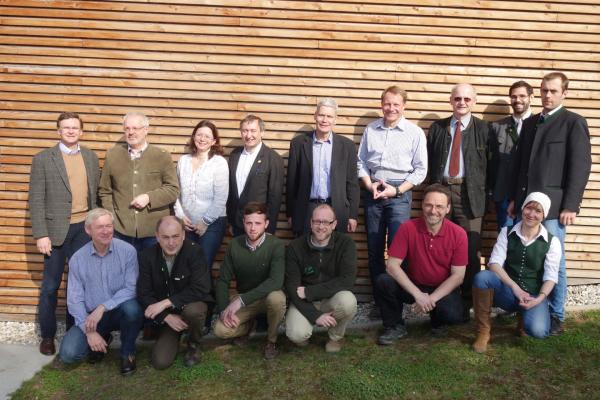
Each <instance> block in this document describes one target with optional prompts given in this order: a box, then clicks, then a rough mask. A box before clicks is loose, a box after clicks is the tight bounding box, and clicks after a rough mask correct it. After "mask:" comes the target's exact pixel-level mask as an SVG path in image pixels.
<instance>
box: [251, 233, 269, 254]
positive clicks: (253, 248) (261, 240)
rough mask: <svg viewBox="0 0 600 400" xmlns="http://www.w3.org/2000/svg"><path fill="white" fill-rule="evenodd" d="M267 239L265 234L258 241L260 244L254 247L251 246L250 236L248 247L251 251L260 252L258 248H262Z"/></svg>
mask: <svg viewBox="0 0 600 400" xmlns="http://www.w3.org/2000/svg"><path fill="white" fill-rule="evenodd" d="M266 239H267V232H265V233H263V235H262V237H261V238H260V239H259V240H258V243H257V244H256V246H252V245H251V244H250V242H248V236H246V247H247V248H248V250H250V251H256V250H258V248H259V247H260V246H262V244H263V243H264V242H265V240H266Z"/></svg>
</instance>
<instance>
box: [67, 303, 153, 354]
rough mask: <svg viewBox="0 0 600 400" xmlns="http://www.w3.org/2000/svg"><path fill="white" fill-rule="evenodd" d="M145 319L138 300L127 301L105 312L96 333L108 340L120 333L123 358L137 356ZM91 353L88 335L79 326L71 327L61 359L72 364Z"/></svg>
mask: <svg viewBox="0 0 600 400" xmlns="http://www.w3.org/2000/svg"><path fill="white" fill-rule="evenodd" d="M143 319H144V313H143V311H142V307H140V305H139V303H138V302H137V300H136V299H131V300H127V301H125V302H123V303H121V304H119V306H118V307H116V308H114V309H112V310H110V311H105V312H104V314H103V315H102V318H101V319H100V322H98V326H97V327H96V332H98V333H99V334H100V335H101V336H102V337H104V338H106V337H107V336H108V335H109V334H110V333H111V332H113V331H120V332H121V351H120V354H121V357H127V356H130V355H135V340H136V339H137V337H138V335H139V333H140V329H141V328H142V321H143ZM89 352H90V347H89V345H88V342H87V336H86V334H85V333H84V332H83V331H82V330H81V328H79V327H78V326H73V327H71V329H69V331H68V332H67V334H66V335H65V337H64V338H63V340H62V342H61V344H60V351H59V356H60V359H61V360H62V361H63V362H65V363H72V362H76V361H80V360H82V359H84V358H85V357H86V356H87V355H88V353H89Z"/></svg>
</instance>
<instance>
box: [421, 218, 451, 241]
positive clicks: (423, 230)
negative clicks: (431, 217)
mask: <svg viewBox="0 0 600 400" xmlns="http://www.w3.org/2000/svg"><path fill="white" fill-rule="evenodd" d="M447 223H448V221H447V220H446V218H445V217H444V220H443V221H442V227H441V228H440V230H439V232H438V233H436V234H435V235H434V234H432V233H431V232H429V229H427V222H425V217H421V218H419V223H418V224H417V229H418V230H419V231H421V233H426V234H427V235H431V236H436V237H437V236H444V235H445V234H446V230H447V228H446V225H447Z"/></svg>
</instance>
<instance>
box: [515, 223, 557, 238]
mask: <svg viewBox="0 0 600 400" xmlns="http://www.w3.org/2000/svg"><path fill="white" fill-rule="evenodd" d="M522 225H523V221H519V222H517V224H516V225H515V226H514V228H513V229H512V231H511V232H510V234H511V235H512V234H513V233H514V234H515V235H517V236H518V237H520V238H521V239H523V240H525V238H524V237H523V234H522V233H521V227H522ZM540 236H541V237H542V238H543V239H544V240H545V241H546V242H548V230H547V229H546V227H545V226H544V225H542V224H540V232H539V233H538V235H537V236H536V237H535V238H534V239H533V240H537V239H538V238H539V237H540Z"/></svg>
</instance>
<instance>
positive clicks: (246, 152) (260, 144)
mask: <svg viewBox="0 0 600 400" xmlns="http://www.w3.org/2000/svg"><path fill="white" fill-rule="evenodd" d="M261 147H262V142H260V143H259V144H258V145H257V146H256V147H255V148H254V150H252V151H251V152H250V151H248V150H246V147H245V146H244V147H242V155H244V156H252V155H254V154H258V152H259V151H260V149H261Z"/></svg>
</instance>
